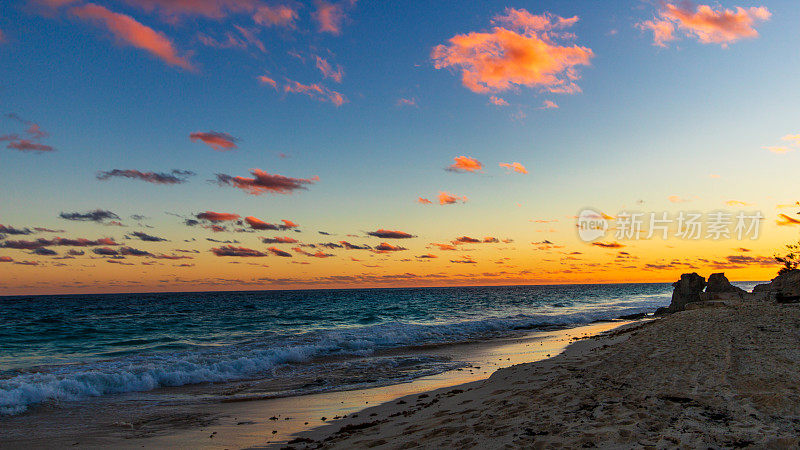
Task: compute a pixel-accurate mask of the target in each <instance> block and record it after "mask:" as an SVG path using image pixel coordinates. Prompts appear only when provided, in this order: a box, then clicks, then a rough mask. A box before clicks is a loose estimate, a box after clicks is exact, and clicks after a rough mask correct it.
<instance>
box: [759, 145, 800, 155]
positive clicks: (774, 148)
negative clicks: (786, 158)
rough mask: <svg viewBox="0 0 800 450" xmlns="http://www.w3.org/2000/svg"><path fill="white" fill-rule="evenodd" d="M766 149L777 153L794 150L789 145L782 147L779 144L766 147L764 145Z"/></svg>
mask: <svg viewBox="0 0 800 450" xmlns="http://www.w3.org/2000/svg"><path fill="white" fill-rule="evenodd" d="M764 149H765V150H769V151H771V152H772V153H777V154H782V153H789V152H790V151H792V150H793V149H791V148H789V147H781V146H777V145H773V146H766V147H764Z"/></svg>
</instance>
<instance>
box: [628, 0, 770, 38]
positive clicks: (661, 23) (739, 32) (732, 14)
mask: <svg viewBox="0 0 800 450" xmlns="http://www.w3.org/2000/svg"><path fill="white" fill-rule="evenodd" d="M771 16H772V13H770V12H769V10H768V9H767V8H765V7H763V6H761V7H751V8H742V7H736V9H735V10H731V9H719V10H714V9H713V8H711V6H708V5H699V6H697V9H696V10H695V9H694V8H693V6H692V5H691V4H690V3H682V4H680V5H673V4H670V3H667V4H666V5H664V8H663V9H662V10H661V11H659V17H658V18H655V19H653V20H648V21H645V22H642V23H640V24H638V27H639V28H641V29H650V30H652V31H653V36H654V43H655V45H659V46H662V47H664V46H666V42H669V41H672V40H675V39H676V36H675V31H676V29H677V30H680V31H683V32H684V34H685V35H687V36H690V37H694V38H696V39H697V40H698V41H700V42H702V43H704V44H720V45H722V46H723V47H725V46H727V45H728V44H730V43H733V42H736V41H738V40H740V39H746V38H755V37H758V31H756V29H755V28H754V25H755V23H756V22H757V21H766V20H769V18H770V17H771Z"/></svg>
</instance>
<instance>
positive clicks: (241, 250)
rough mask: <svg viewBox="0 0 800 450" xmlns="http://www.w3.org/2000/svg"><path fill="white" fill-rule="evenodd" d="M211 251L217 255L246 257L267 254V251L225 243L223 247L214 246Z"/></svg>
mask: <svg viewBox="0 0 800 450" xmlns="http://www.w3.org/2000/svg"><path fill="white" fill-rule="evenodd" d="M211 253H213V254H215V255H217V256H238V257H246V258H253V257H264V256H267V254H266V253H263V252H260V251H258V250H254V249H252V248H247V247H235V246H233V245H223V246H221V247H215V248H212V249H211Z"/></svg>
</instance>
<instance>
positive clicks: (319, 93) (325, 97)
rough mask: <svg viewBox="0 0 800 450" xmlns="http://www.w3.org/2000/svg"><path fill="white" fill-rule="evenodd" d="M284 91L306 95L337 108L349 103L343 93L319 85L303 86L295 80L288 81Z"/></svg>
mask: <svg viewBox="0 0 800 450" xmlns="http://www.w3.org/2000/svg"><path fill="white" fill-rule="evenodd" d="M283 90H284V92H289V93H292V94H304V95H307V96H309V97H311V98H313V99H315V100H319V101H323V102H331V103H333V104H334V105H336V106H337V107H338V106H342V105H343V104H345V103H346V102H347V98H346V97H345V96H344V95H342V94H341V93H339V92H336V91H334V90H332V89H328V88H326V87H325V86H322V85H321V84H317V83H311V84H303V83H300V82H299V81H295V80H286V84H284V85H283Z"/></svg>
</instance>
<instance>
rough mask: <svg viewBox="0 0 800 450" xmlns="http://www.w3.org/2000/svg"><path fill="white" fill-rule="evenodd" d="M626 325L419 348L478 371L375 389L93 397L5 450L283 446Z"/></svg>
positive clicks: (34, 418) (23, 430) (12, 437)
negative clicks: (165, 401)
mask: <svg viewBox="0 0 800 450" xmlns="http://www.w3.org/2000/svg"><path fill="white" fill-rule="evenodd" d="M625 323H626V322H603V323H597V324H592V325H588V326H583V327H577V328H572V329H567V330H557V331H548V332H534V333H530V334H529V335H527V336H526V337H522V338H519V337H518V338H508V339H496V340H491V341H487V342H480V343H470V344H462V345H447V346H431V347H419V348H416V349H414V353H415V354H423V355H447V356H449V357H452V358H453V359H454V360H461V361H471V362H472V364H471V367H467V368H464V369H461V370H454V371H449V372H445V373H442V374H438V375H434V376H428V377H422V378H418V379H416V380H414V381H412V382H410V383H402V384H396V385H390V386H383V387H377V388H370V389H361V390H351V391H342V392H325V393H318V394H311V395H304V396H298V397H285V398H272V399H255V398H253V397H249V398H245V399H240V400H238V401H227V402H223V403H219V402H217V401H209V402H208V403H199V404H198V403H197V402H196V393H197V392H198V390H200V391H201V390H202V389H203V385H197V386H194V387H189V388H188V389H175V392H176V394H177V395H178V396H180V393H181V392H187V391H189V390H190V391H192V396H191V398H192V401H189V402H187V403H186V404H181V403H180V402H178V403H176V404H169V405H160V406H156V407H153V408H147V407H145V408H142V405H143V404H151V403H153V402H158V398H160V397H159V395H161V396H163V395H162V394H163V393H160V394H154V393H129V394H121V395H119V396H109V397H106V398H99V399H92V400H89V401H87V402H86V403H85V404H84V405H83V406H82V407H78V408H75V407H70V408H60V407H59V406H58V405H50V406H45V407H40V408H37V409H36V410H35V411H32V412H31V413H26V414H23V415H20V416H13V417H8V418H3V419H2V421H0V428H2V430H0V437H2V443H3V445H2V446H3V447H4V448H23V447H24V448H28V449H30V448H46V447H53V446H57V447H66V446H78V447H82V448H86V447H103V446H112V447H115V448H142V447H143V446H144V447H148V448H150V447H159V448H163V447H180V448H244V447H269V446H277V447H282V446H284V445H285V443H286V442H287V441H290V440H292V439H294V438H295V435H296V434H298V433H301V432H304V431H305V432H307V431H309V430H313V429H315V428H317V427H320V426H321V425H325V424H326V423H329V422H332V421H335V419H334V418H338V417H341V416H345V415H347V416H348V417H349V418H354V419H358V418H359V417H357V416H358V411H360V410H362V409H364V408H367V407H370V406H371V405H377V404H381V403H385V402H392V401H393V400H396V399H398V398H400V397H403V396H408V395H420V394H421V393H423V392H426V391H431V390H434V389H438V388H445V387H452V386H456V385H460V384H464V383H469V382H475V381H478V380H484V379H486V378H487V377H489V376H490V375H491V374H492V373H493V372H495V371H496V370H498V369H501V368H505V367H509V366H512V365H515V364H521V363H526V362H531V361H539V360H543V359H546V358H548V357H551V356H554V355H556V354H558V353H559V352H561V351H563V350H564V348H565V347H566V346H567V345H568V344H569V343H570V342H573V341H574V340H575V339H580V338H585V337H588V336H592V335H596V334H598V333H601V332H603V331H606V330H610V329H613V328H616V327H619V326H620V325H623V324H625ZM354 413H355V415H354ZM323 417H324V418H325V420H324V421H323V420H322V418H323ZM337 429H338V428H337ZM32 430H33V431H32Z"/></svg>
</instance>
